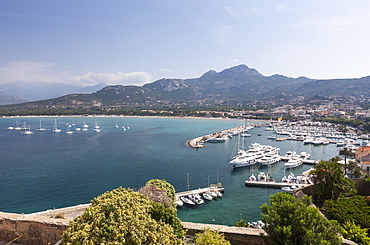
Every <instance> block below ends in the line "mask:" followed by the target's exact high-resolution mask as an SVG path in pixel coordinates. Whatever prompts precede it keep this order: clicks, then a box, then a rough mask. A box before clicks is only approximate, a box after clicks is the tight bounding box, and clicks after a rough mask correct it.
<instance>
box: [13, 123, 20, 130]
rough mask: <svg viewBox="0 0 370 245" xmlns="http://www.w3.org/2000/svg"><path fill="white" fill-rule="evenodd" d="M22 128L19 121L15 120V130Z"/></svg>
mask: <svg viewBox="0 0 370 245" xmlns="http://www.w3.org/2000/svg"><path fill="white" fill-rule="evenodd" d="M21 129H22V128H21V127H20V126H19V124H18V121H15V127H14V130H21Z"/></svg>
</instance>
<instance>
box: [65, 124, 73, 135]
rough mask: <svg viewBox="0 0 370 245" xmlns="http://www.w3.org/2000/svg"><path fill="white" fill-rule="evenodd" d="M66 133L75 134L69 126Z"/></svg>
mask: <svg viewBox="0 0 370 245" xmlns="http://www.w3.org/2000/svg"><path fill="white" fill-rule="evenodd" d="M66 134H73V131H71V130H70V128H69V126H68V127H67V130H66Z"/></svg>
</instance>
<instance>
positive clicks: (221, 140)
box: [206, 137, 225, 143]
mask: <svg viewBox="0 0 370 245" xmlns="http://www.w3.org/2000/svg"><path fill="white" fill-rule="evenodd" d="M206 142H207V143H223V142H225V139H224V138H221V137H212V138H209V139H208V140H207V141H206Z"/></svg>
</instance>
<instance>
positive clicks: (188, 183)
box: [187, 173, 190, 191]
mask: <svg viewBox="0 0 370 245" xmlns="http://www.w3.org/2000/svg"><path fill="white" fill-rule="evenodd" d="M187 176H188V191H189V188H190V179H189V173H187Z"/></svg>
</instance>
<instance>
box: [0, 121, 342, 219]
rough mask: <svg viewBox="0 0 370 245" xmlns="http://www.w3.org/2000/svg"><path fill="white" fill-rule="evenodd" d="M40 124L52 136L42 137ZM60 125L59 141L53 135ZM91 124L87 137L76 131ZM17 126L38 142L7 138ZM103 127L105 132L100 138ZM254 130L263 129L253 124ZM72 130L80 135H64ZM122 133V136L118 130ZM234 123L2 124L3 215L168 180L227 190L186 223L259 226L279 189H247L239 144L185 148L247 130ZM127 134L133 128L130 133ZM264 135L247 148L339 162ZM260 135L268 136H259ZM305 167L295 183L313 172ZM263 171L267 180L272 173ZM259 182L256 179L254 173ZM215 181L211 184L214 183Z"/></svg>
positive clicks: (182, 213)
mask: <svg viewBox="0 0 370 245" xmlns="http://www.w3.org/2000/svg"><path fill="white" fill-rule="evenodd" d="M39 120H41V122H42V127H44V128H47V129H48V130H47V131H44V132H37V131H36V129H37V128H38V127H39ZM55 120H57V123H58V127H59V128H60V129H62V132H60V133H53V132H52V131H51V129H52V127H53V124H54V122H55ZM84 121H86V123H87V124H89V125H90V127H89V130H88V131H75V128H76V127H81V126H82V124H83V122H84ZM16 122H18V123H19V124H20V125H22V124H23V123H24V122H25V123H26V124H27V125H30V126H31V130H32V131H33V132H34V134H33V135H21V132H20V131H16V130H7V127H9V126H15V124H16ZM95 123H98V124H99V126H100V128H101V132H99V133H98V132H93V130H92V128H93V126H94V124H95ZM248 123H261V122H257V121H255V122H254V121H249V122H248ZM70 124H74V126H72V127H71V129H72V131H74V133H73V134H71V135H67V134H66V133H65V131H66V130H67V128H68V126H67V125H70ZM116 124H118V125H119V127H118V128H116V127H115V125H116ZM243 124H244V121H242V120H235V119H228V120H226V119H194V118H192V119H188V118H160V117H151V118H141V117H136V118H135V117H41V118H39V117H26V118H1V119H0V143H1V146H0V156H1V158H0V174H1V176H2V179H1V182H2V185H1V186H2V187H1V190H0V211H3V212H15V213H32V212H38V211H43V210H47V209H52V208H61V207H67V206H72V205H77V204H83V203H88V202H89V201H90V200H91V199H93V198H94V197H96V196H98V195H100V194H102V193H104V192H106V191H109V190H112V189H114V188H117V187H119V186H122V187H125V188H132V189H135V190H136V189H138V188H140V187H141V186H144V185H145V183H146V181H148V180H150V179H165V180H167V181H168V182H169V183H171V184H172V185H173V186H174V187H175V189H176V191H178V192H180V191H185V190H187V188H188V187H187V173H189V176H190V185H191V186H190V189H197V188H203V187H206V186H207V185H208V183H209V182H210V183H216V182H217V181H219V182H221V183H222V185H223V187H224V188H225V193H224V195H223V197H222V198H217V199H216V200H213V201H207V202H206V203H205V204H203V205H200V206H196V207H194V208H189V207H182V208H179V209H178V216H179V218H180V219H181V220H182V221H189V222H198V223H211V224H212V223H213V224H223V225H233V224H235V222H237V221H239V220H240V219H244V220H247V221H255V220H259V219H260V213H261V211H260V206H261V205H262V204H263V203H265V202H267V201H268V199H269V195H271V194H274V193H276V192H277V191H279V189H273V188H257V187H253V188H251V187H246V186H245V185H244V181H245V180H247V179H248V178H249V176H250V175H251V168H250V167H245V168H240V169H233V168H232V167H231V166H230V164H229V161H230V158H231V156H232V152H233V149H234V148H235V145H236V141H237V139H236V137H234V138H233V139H230V140H228V141H226V142H225V143H217V144H211V143H207V144H206V147H205V148H202V149H192V148H189V147H188V146H187V144H186V141H187V140H189V139H191V138H195V137H198V136H202V135H205V134H209V133H215V132H219V131H221V130H225V129H229V128H233V127H236V126H241V125H243ZM122 126H125V128H128V127H129V129H127V130H126V131H124V130H123V129H122ZM264 129H265V128H264V127H261V128H255V129H253V130H251V131H250V133H251V135H252V136H251V137H248V138H245V144H246V145H250V144H252V143H254V142H258V143H261V144H270V145H272V146H277V147H279V148H280V149H281V150H280V155H284V154H285V153H286V151H289V150H294V151H296V152H301V151H306V152H309V153H310V154H311V159H315V160H320V159H323V160H327V159H329V158H331V157H334V156H336V155H338V149H337V147H336V146H335V145H332V144H330V145H327V146H313V145H304V144H303V142H301V141H284V142H276V141H271V140H269V139H267V137H268V136H270V135H272V132H270V131H265V130H264ZM258 134H262V135H261V136H258ZM310 167H312V166H310V165H305V164H304V165H302V166H300V167H298V168H295V169H293V170H292V172H293V173H294V174H295V175H298V174H300V173H302V172H303V171H305V170H307V169H309V168H310ZM283 169H284V167H283V162H281V163H277V164H275V165H273V166H272V167H270V169H269V171H271V173H272V174H273V176H274V177H275V179H277V180H280V179H281V177H282V176H283V174H284V173H283ZM256 171H264V172H267V171H268V170H267V168H261V169H259V170H256ZM255 174H257V173H255ZM208 180H209V182H208Z"/></svg>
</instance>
